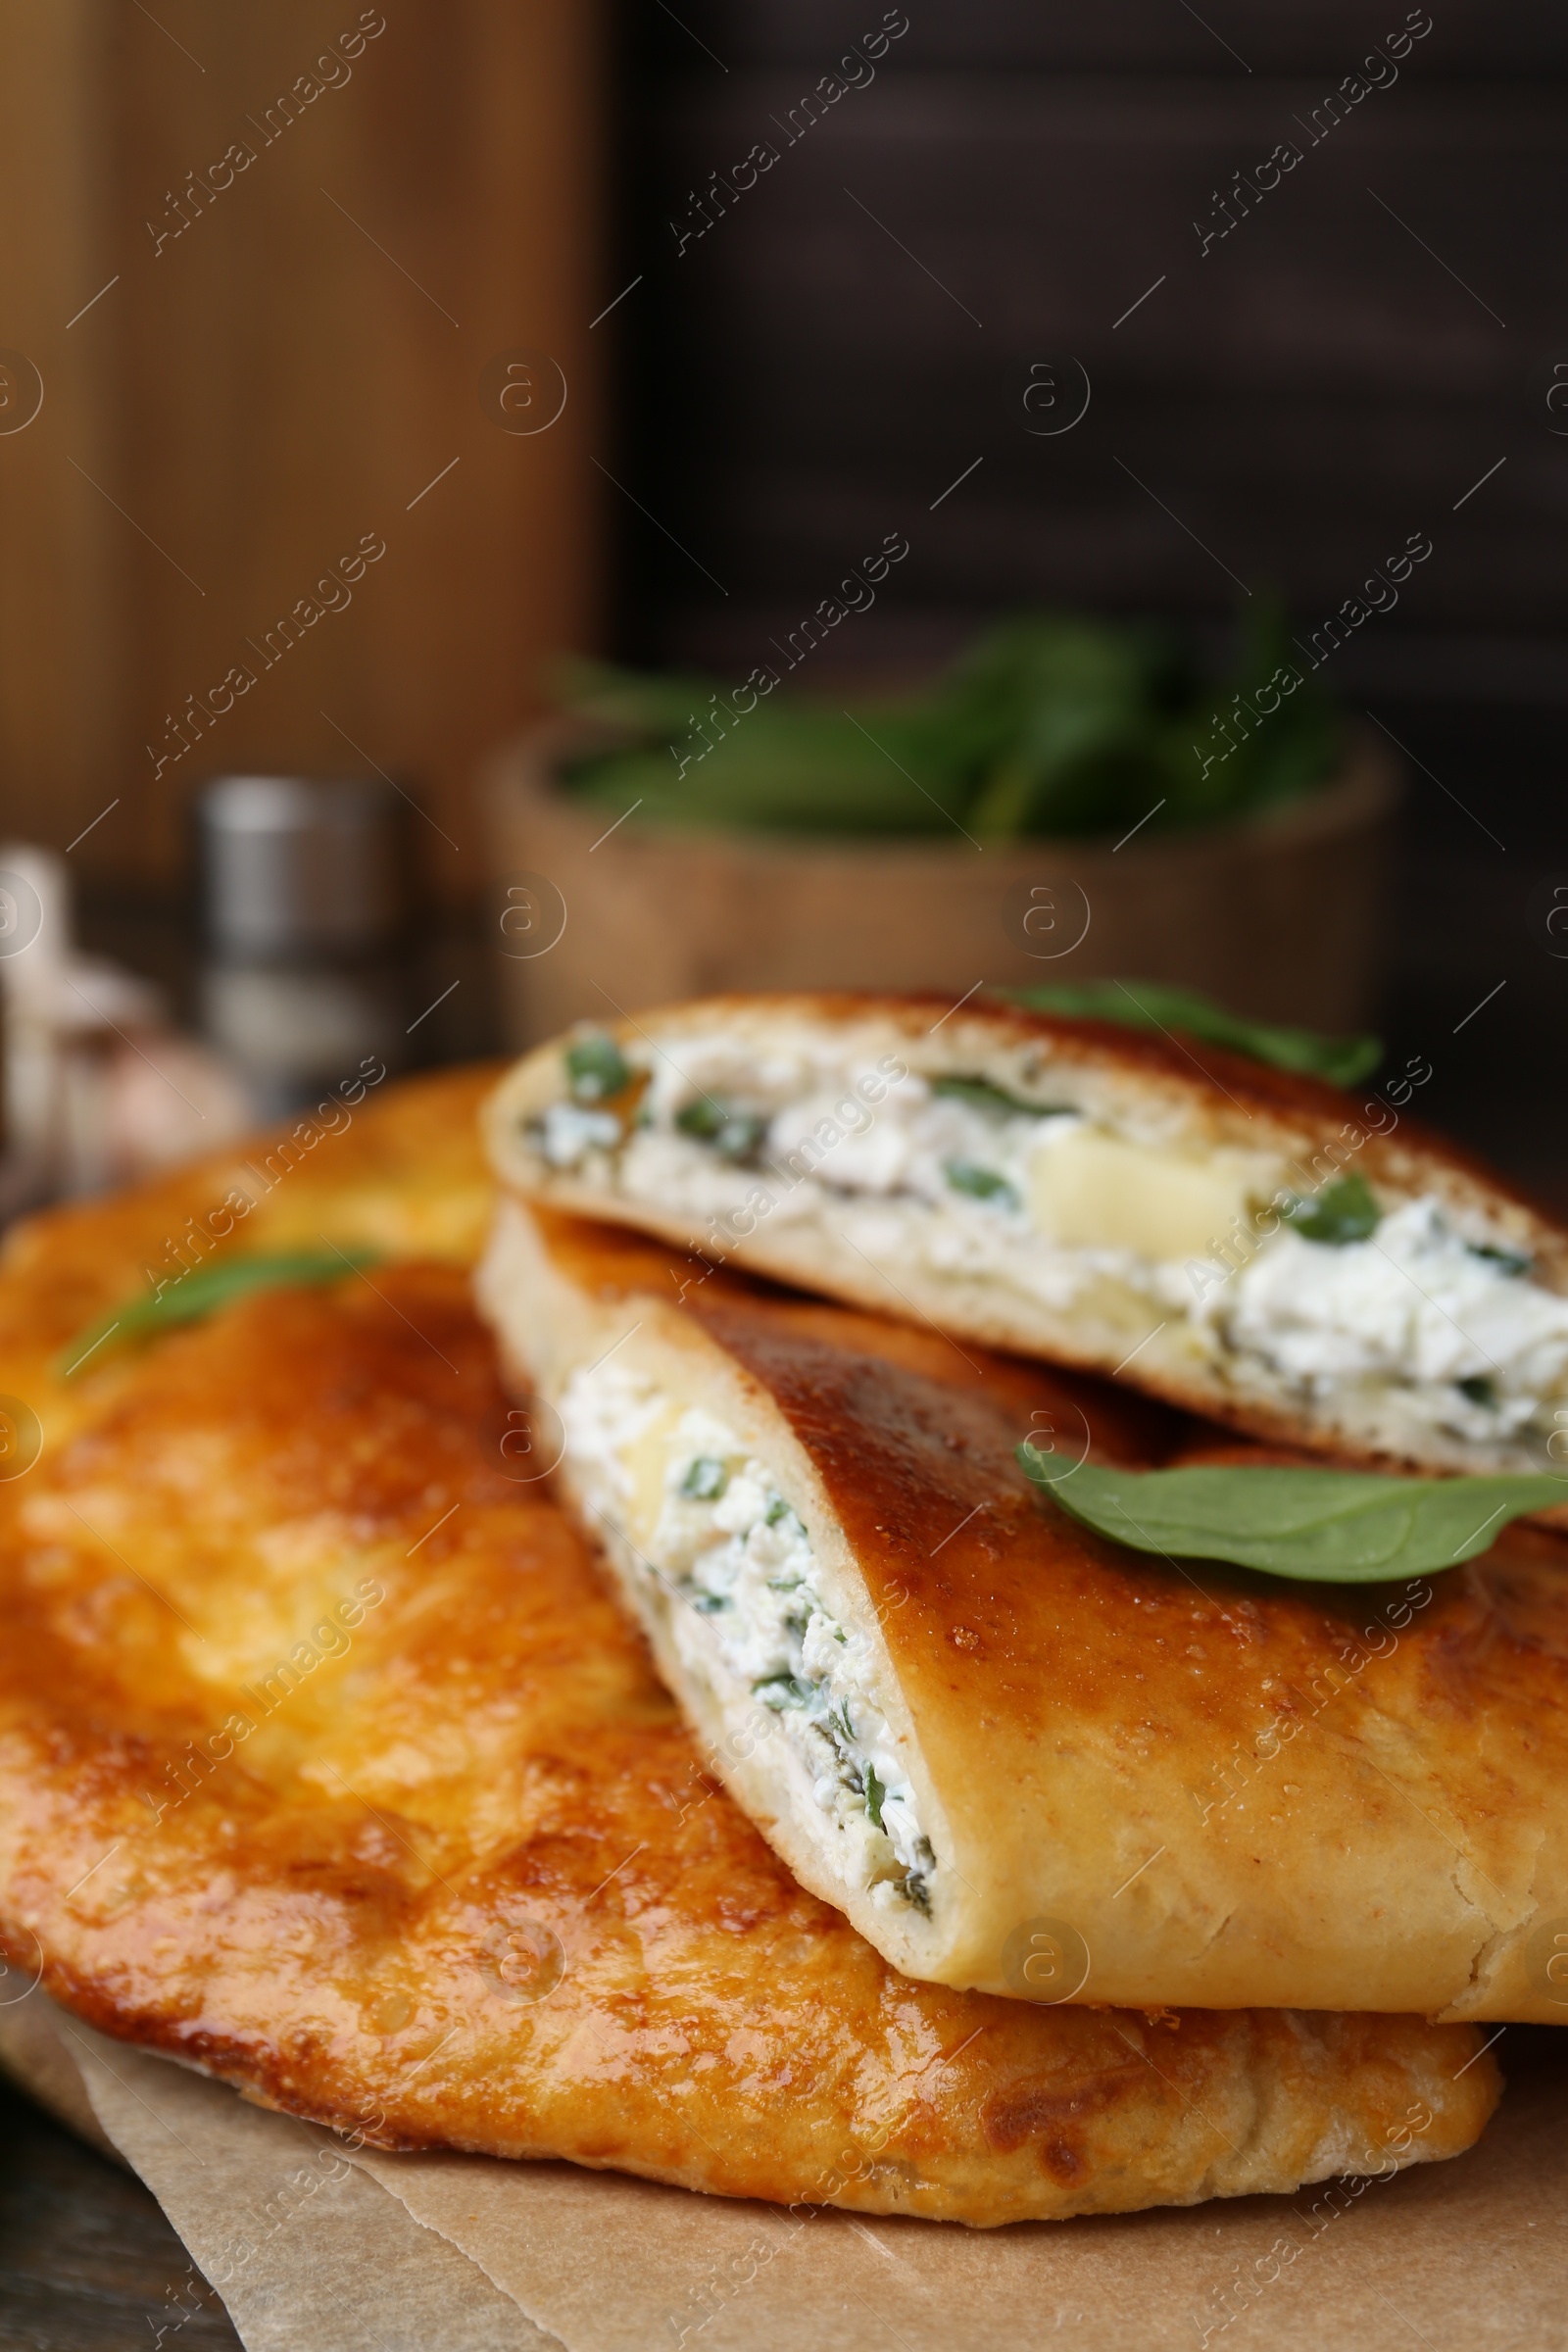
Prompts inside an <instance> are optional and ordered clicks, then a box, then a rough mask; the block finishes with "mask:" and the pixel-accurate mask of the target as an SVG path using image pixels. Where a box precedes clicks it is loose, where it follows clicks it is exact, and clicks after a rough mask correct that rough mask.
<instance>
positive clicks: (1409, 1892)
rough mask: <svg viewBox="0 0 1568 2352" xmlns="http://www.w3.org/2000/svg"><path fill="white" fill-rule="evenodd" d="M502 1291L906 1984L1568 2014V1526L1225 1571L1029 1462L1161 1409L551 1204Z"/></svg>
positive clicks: (538, 1362)
mask: <svg viewBox="0 0 1568 2352" xmlns="http://www.w3.org/2000/svg"><path fill="white" fill-rule="evenodd" d="M479 1281H480V1299H481V1304H482V1306H483V1308H484V1310H485V1311H486V1313H487V1314H488V1316H489V1318H490V1320H491V1321H492V1323H493V1324H494V1325H495V1327H496V1329H497V1331H498V1333H499V1334H500V1337H501V1341H502V1348H503V1355H504V1358H505V1359H506V1360H507V1362H508V1363H509V1364H510V1367H511V1372H512V1377H513V1378H514V1379H515V1382H516V1384H517V1387H518V1389H519V1392H520V1391H523V1390H526V1389H531V1390H532V1392H533V1393H534V1394H535V1396H536V1397H537V1398H538V1399H539V1400H540V1401H539V1403H538V1405H537V1406H536V1409H535V1416H534V1420H533V1422H532V1423H530V1428H532V1429H533V1430H534V1431H535V1438H534V1439H533V1440H530V1443H535V1442H536V1443H537V1446H538V1447H539V1450H540V1457H541V1461H542V1462H543V1460H544V1459H545V1458H546V1456H547V1455H548V1458H549V1459H550V1460H551V1461H553V1462H556V1463H558V1464H559V1472H560V1477H561V1480H562V1482H563V1483H564V1490H565V1492H566V1495H568V1497H569V1499H570V1500H571V1501H572V1503H573V1505H574V1507H575V1508H576V1510H577V1511H578V1513H579V1515H580V1516H581V1517H582V1518H583V1519H584V1520H585V1521H586V1522H587V1523H588V1524H589V1525H590V1526H591V1527H592V1528H593V1529H594V1530H595V1531H596V1532H597V1533H598V1534H599V1536H600V1537H601V1539H602V1541H603V1543H604V1545H605V1548H606V1550H607V1553H608V1555H609V1558H610V1561H611V1563H612V1566H613V1570H614V1572H615V1574H616V1577H617V1579H618V1582H619V1585H620V1588H621V1591H622V1593H623V1594H624V1596H625V1598H626V1599H627V1601H628V1602H629V1604H630V1606H631V1608H632V1609H633V1611H634V1612H635V1614H636V1615H637V1616H638V1617H639V1618H640V1619H641V1621H642V1623H643V1625H644V1626H645V1628H646V1629H647V1632H648V1634H649V1637H650V1640H651V1642H652V1643H653V1647H654V1653H655V1657H656V1660H657V1662H658V1664H659V1667H660V1669H661V1672H662V1674H663V1676H664V1678H665V1680H666V1681H667V1683H668V1684H669V1686H670V1688H671V1689H672V1690H673V1691H675V1693H676V1695H677V1697H678V1698H679V1699H680V1701H681V1703H682V1705H683V1707H684V1709H685V1711H686V1713H687V1716H688V1718H689V1720H690V1721H691V1723H692V1724H693V1726H694V1728H695V1729H696V1731H697V1732H698V1735H699V1738H700V1740H701V1743H702V1749H703V1753H704V1755H705V1757H706V1758H707V1759H708V1760H709V1762H710V1764H711V1768H712V1769H714V1770H715V1771H716V1772H718V1773H719V1774H721V1775H722V1777H723V1779H724V1780H725V1781H726V1783H727V1784H728V1786H729V1788H730V1789H731V1790H732V1791H733V1792H734V1794H735V1795H736V1796H737V1797H738V1798H739V1800H740V1802H741V1804H742V1805H743V1806H744V1807H745V1809H746V1810H747V1811H748V1812H749V1813H750V1814H751V1815H752V1817H753V1818H754V1820H755V1821H756V1822H757V1823H758V1824H759V1826H760V1828H761V1829H762V1831H763V1833H764V1834H765V1835H766V1836H767V1837H768V1838H770V1839H771V1840H772V1842H773V1844H774V1845H775V1846H776V1847H777V1849H778V1851H779V1853H780V1854H781V1855H782V1856H783V1857H784V1859H785V1860H786V1861H787V1862H788V1863H789V1865H790V1867H791V1868H792V1869H793V1871H794V1872H795V1874H796V1876H797V1877H798V1878H799V1879H800V1880H801V1881H802V1882H803V1884H804V1885H805V1886H807V1887H809V1888H810V1889H811V1891H812V1892H813V1893H816V1894H818V1895H821V1896H823V1897H825V1898H826V1899H827V1900H828V1901H830V1902H832V1903H835V1904H837V1905H838V1906H839V1908H840V1909H841V1910H842V1911H844V1912H845V1913H847V1914H848V1916H849V1918H850V1919H851V1921H852V1922H853V1923H854V1925H855V1926H856V1927H857V1928H858V1929H859V1931H860V1932H861V1934H862V1935H863V1936H866V1937H867V1938H868V1939H869V1940H870V1941H871V1942H872V1943H873V1944H875V1945H876V1947H877V1948H878V1950H879V1951H881V1952H882V1953H883V1954H884V1956H885V1957H886V1958H887V1959H889V1960H890V1961H892V1963H893V1964H894V1966H895V1967H896V1968H898V1969H900V1970H901V1971H903V1972H904V1974H906V1975H907V1976H911V1977H921V1978H928V1979H934V1980H937V1981H938V1982H941V1983H943V1984H947V1985H966V1986H978V1987H980V1988H982V1989H984V1990H987V1991H991V1992H999V1993H1011V1994H1013V1995H1015V1996H1018V1997H1022V1998H1025V1999H1029V1998H1034V1999H1046V2000H1057V1999H1063V1998H1067V1999H1072V1998H1077V1999H1081V2000H1085V2001H1109V2002H1126V2003H1131V2004H1134V2005H1136V2006H1140V2007H1148V2006H1154V2005H1160V2004H1164V2003H1171V2004H1176V2005H1180V2004H1185V2003H1193V2004H1197V2005H1201V2006H1203V2007H1209V2008H1231V2007H1241V2006H1247V2005H1260V2006H1281V2007H1298V2006H1300V2007H1310V2008H1326V2009H1375V2010H1390V2011H1397V2010H1402V2011H1408V2012H1419V2013H1421V2014H1424V2015H1427V2016H1434V2017H1435V2016H1442V2017H1446V2018H1515V2019H1531V2018H1534V2019H1540V2020H1544V2021H1547V2022H1561V2021H1563V2020H1564V2019H1565V2018H1568V2009H1565V2006H1564V2001H1565V1998H1568V1988H1565V1986H1564V1985H1563V1984H1561V1983H1558V1982H1556V1981H1555V1979H1554V1977H1553V1973H1552V1972H1553V1970H1554V1969H1555V1971H1556V1976H1557V1977H1561V1976H1562V1975H1563V1973H1564V1969H1565V1968H1568V1959H1565V1957H1564V1955H1568V1548H1565V1546H1564V1544H1563V1543H1562V1540H1561V1539H1560V1538H1558V1537H1556V1536H1554V1535H1550V1534H1548V1533H1546V1532H1544V1531H1543V1530H1540V1529H1537V1528H1533V1527H1513V1528H1510V1529H1509V1530H1508V1531H1507V1533H1506V1534H1505V1535H1504V1536H1502V1537H1501V1538H1499V1540H1498V1542H1497V1544H1496V1545H1495V1548H1494V1549H1493V1550H1492V1551H1491V1552H1490V1553H1489V1554H1488V1555H1487V1557H1486V1558H1485V1559H1484V1560H1479V1561H1475V1562H1472V1563H1471V1564H1469V1565H1468V1566H1467V1567H1465V1568H1462V1569H1458V1570H1455V1571H1454V1572H1452V1573H1449V1574H1443V1575H1436V1576H1432V1577H1430V1578H1419V1579H1414V1580H1410V1581H1408V1582H1406V1583H1400V1584H1398V1585H1397V1586H1394V1587H1388V1586H1380V1587H1375V1588H1362V1589H1360V1590H1358V1591H1349V1592H1347V1591H1346V1590H1345V1589H1343V1588H1341V1589H1332V1588H1326V1587H1323V1586H1306V1585H1299V1584H1293V1583H1288V1582H1284V1581H1282V1580H1279V1579H1276V1578H1271V1577H1265V1576H1260V1575H1255V1574H1251V1573H1249V1572H1247V1571H1244V1570H1240V1569H1227V1568H1224V1567H1221V1566H1218V1565H1215V1564H1213V1563H1211V1562H1207V1561H1204V1562H1201V1563H1193V1564H1192V1565H1191V1566H1189V1565H1187V1564H1185V1563H1180V1562H1176V1561H1170V1560H1167V1559H1165V1558H1164V1557H1162V1556H1153V1555H1151V1554H1150V1553H1147V1552H1143V1551H1131V1550H1128V1549H1126V1548H1125V1547H1124V1546H1122V1545H1120V1544H1116V1543H1114V1542H1111V1541H1110V1540H1108V1539H1106V1538H1103V1537H1101V1536H1098V1535H1096V1534H1094V1533H1092V1532H1091V1531H1090V1530H1089V1529H1087V1528H1085V1527H1084V1526H1082V1525H1081V1524H1080V1523H1079V1522H1078V1521H1077V1520H1076V1519H1074V1518H1072V1517H1070V1516H1069V1515H1068V1514H1067V1513H1066V1512H1065V1511H1064V1510H1063V1509H1062V1508H1061V1507H1060V1506H1059V1504H1057V1503H1056V1502H1055V1500H1054V1498H1053V1497H1052V1496H1051V1495H1042V1494H1040V1493H1039V1492H1038V1491H1037V1489H1036V1487H1035V1485H1034V1483H1033V1482H1032V1481H1031V1480H1030V1479H1029V1478H1028V1477H1027V1476H1026V1475H1025V1473H1024V1471H1023V1469H1022V1468H1021V1467H1020V1465H1019V1462H1018V1459H1017V1456H1016V1450H1015V1449H1016V1448H1017V1446H1018V1445H1019V1444H1020V1442H1021V1441H1023V1440H1027V1439H1029V1438H1030V1436H1031V1434H1032V1435H1033V1437H1034V1439H1035V1441H1036V1443H1037V1444H1038V1445H1039V1446H1042V1447H1045V1448H1049V1449H1050V1450H1051V1451H1052V1452H1053V1453H1054V1454H1055V1455H1056V1456H1058V1457H1065V1458H1067V1459H1070V1460H1078V1459H1082V1458H1088V1457H1091V1456H1098V1458H1099V1459H1100V1460H1101V1461H1102V1462H1106V1461H1109V1462H1119V1463H1120V1464H1121V1465H1123V1466H1137V1465H1138V1464H1139V1463H1144V1464H1153V1463H1156V1462H1158V1461H1159V1460H1161V1459H1162V1458H1166V1457H1168V1456H1170V1454H1171V1453H1172V1451H1173V1449H1174V1447H1175V1445H1176V1441H1177V1438H1178V1436H1179V1434H1180V1433H1181V1431H1182V1430H1183V1429H1188V1430H1190V1428H1191V1425H1190V1424H1185V1423H1183V1422H1181V1421H1180V1420H1179V1419H1178V1417H1177V1416H1175V1415H1170V1414H1167V1413H1165V1412H1164V1411H1163V1410H1162V1409H1161V1408H1159V1407H1157V1406H1154V1405H1152V1404H1151V1403H1149V1402H1148V1401H1147V1400H1146V1399H1143V1398H1141V1397H1137V1396H1136V1395H1135V1394H1130V1393H1127V1392H1123V1391H1115V1390H1110V1389H1107V1388H1104V1387H1103V1386H1101V1385H1100V1384H1098V1383H1096V1382H1094V1381H1090V1380H1086V1379H1084V1378H1082V1377H1081V1376H1074V1375H1072V1374H1060V1373H1051V1372H1047V1371H1044V1370H1040V1369H1036V1368H1033V1367H1029V1366H1026V1365H1023V1364H1020V1363H1017V1362H1013V1361H1008V1360H1006V1359H1004V1358H1002V1357H997V1356H991V1355H989V1354H987V1353H986V1352H985V1351H984V1350H981V1349H975V1348H970V1347H968V1346H963V1347H960V1346H959V1344H957V1343H956V1342H954V1341H952V1340H950V1339H947V1338H945V1337H944V1336H942V1335H940V1334H937V1333H934V1332H921V1331H918V1330H915V1329H912V1328H911V1327H910V1326H908V1325H907V1324H899V1323H894V1322H891V1321H889V1320H886V1319H884V1318H882V1317H878V1316H872V1315H869V1314H865V1313H863V1312H858V1311H854V1310H851V1309H848V1308H845V1307H841V1306H837V1305H831V1304H827V1303H823V1302H818V1301H814V1300H810V1299H802V1298H798V1297H794V1296H791V1295H789V1294H786V1293H784V1292H782V1291H780V1290H778V1289H776V1288H775V1287H773V1286H771V1285H763V1284H760V1283H757V1282H755V1281H752V1280H749V1279H747V1278H745V1277H742V1276H739V1275H736V1274H733V1273H730V1272H726V1271H715V1270H713V1269H700V1270H699V1269H694V1268H693V1266H692V1265H691V1263H690V1262H689V1261H688V1260H686V1259H685V1258H683V1257H681V1256H680V1255H678V1254H676V1253H672V1252H670V1251H669V1250H666V1249H664V1248H663V1247H662V1246H661V1245H659V1244H657V1243H654V1242H652V1241H650V1240H648V1239H646V1238H644V1237H642V1236H639V1235H636V1234H633V1233H629V1232H627V1231H626V1230H624V1229H617V1228H615V1227H612V1226H606V1225H602V1224H597V1223H594V1222H590V1221H587V1220H583V1219H574V1218H566V1217H564V1216H562V1215H559V1214H556V1213H552V1212H550V1211H547V1210H539V1209H534V1210H530V1209H529V1208H527V1207H526V1206H524V1205H523V1204H522V1203H521V1202H518V1201H511V1202H506V1203H504V1204H503V1206H502V1209H501V1211H500V1215H499V1219H498V1223H497V1227H496V1230H495V1233H494V1236H493V1239H492V1243H491V1246H490V1250H489V1253H488V1256H487V1259H486V1261H485V1263H484V1265H483V1267H482V1270H481V1273H480V1277H479ZM1210 1437H1211V1438H1212V1433H1210ZM1234 1449H1235V1448H1234V1443H1233V1450H1234ZM1553 1936H1560V1944H1559V1943H1554V1942H1553V1940H1552V1938H1553Z"/></svg>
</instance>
